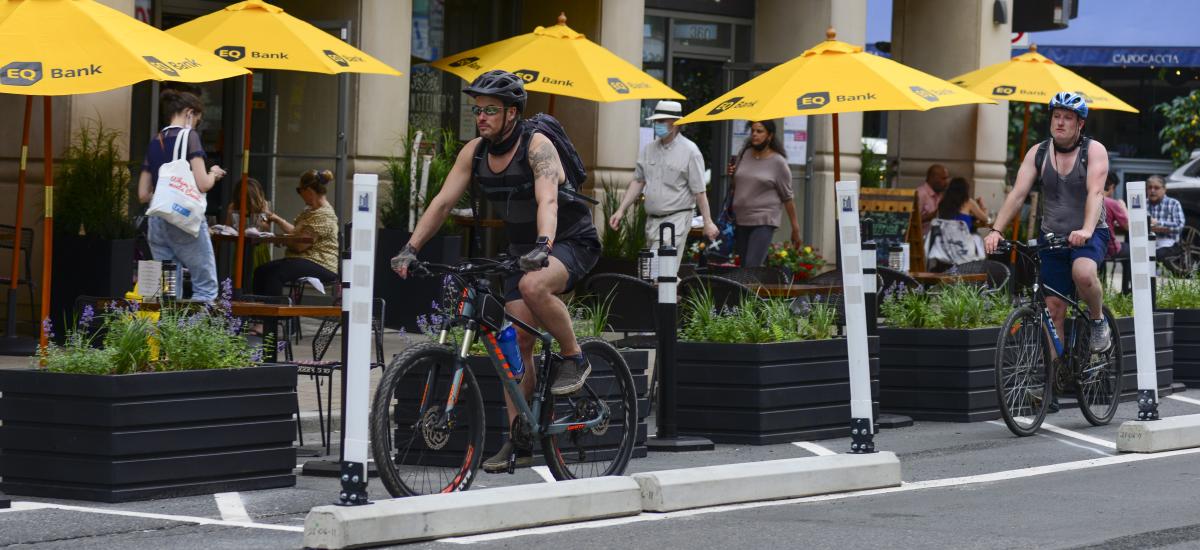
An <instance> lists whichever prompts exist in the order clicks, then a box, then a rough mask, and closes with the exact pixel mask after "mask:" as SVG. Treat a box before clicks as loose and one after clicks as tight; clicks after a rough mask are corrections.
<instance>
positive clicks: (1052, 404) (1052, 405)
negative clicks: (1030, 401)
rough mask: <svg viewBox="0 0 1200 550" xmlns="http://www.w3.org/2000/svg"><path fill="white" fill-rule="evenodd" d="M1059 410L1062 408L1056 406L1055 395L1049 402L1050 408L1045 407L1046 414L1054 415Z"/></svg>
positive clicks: (1056, 398)
mask: <svg viewBox="0 0 1200 550" xmlns="http://www.w3.org/2000/svg"><path fill="white" fill-rule="evenodd" d="M1060 409H1062V406H1060V405H1059V404H1058V396H1057V395H1056V396H1054V398H1053V399H1051V400H1050V406H1049V407H1046V414H1054V413H1056V412H1058V411H1059V410H1060Z"/></svg>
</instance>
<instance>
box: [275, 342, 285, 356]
mask: <svg viewBox="0 0 1200 550" xmlns="http://www.w3.org/2000/svg"><path fill="white" fill-rule="evenodd" d="M287 347H288V343H287V340H280V341H278V342H275V353H277V354H278V353H283V352H284V351H285V350H287Z"/></svg>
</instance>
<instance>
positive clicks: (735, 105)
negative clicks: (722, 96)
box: [708, 96, 758, 115]
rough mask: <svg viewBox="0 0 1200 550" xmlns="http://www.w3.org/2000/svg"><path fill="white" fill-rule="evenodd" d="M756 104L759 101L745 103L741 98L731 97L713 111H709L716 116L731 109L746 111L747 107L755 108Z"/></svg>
mask: <svg viewBox="0 0 1200 550" xmlns="http://www.w3.org/2000/svg"><path fill="white" fill-rule="evenodd" d="M756 104H758V102H757V101H745V100H744V98H742V97H741V96H738V97H731V98H729V99H726V100H725V101H722V102H721V104H720V105H717V106H716V107H713V110H711V111H709V112H708V114H710V115H715V114H719V113H724V112H725V111H728V110H730V109H744V108H746V107H753V106H755V105H756Z"/></svg>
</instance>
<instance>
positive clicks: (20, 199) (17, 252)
mask: <svg viewBox="0 0 1200 550" xmlns="http://www.w3.org/2000/svg"><path fill="white" fill-rule="evenodd" d="M32 115H33V96H25V124H24V126H22V127H21V165H20V169H19V171H18V172H17V219H16V222H15V224H16V226H17V228H16V230H15V231H14V234H13V259H12V277H11V279H9V281H10V282H9V288H10V289H11V290H13V291H15V290H16V289H17V279H18V277H19V275H20V273H21V272H20V269H19V267H20V265H21V264H20V262H19V261H18V259H19V258H20V257H21V228H22V225H21V224H22V222H23V221H24V218H25V166H26V161H27V160H28V158H29V124H30V120H31V119H32V118H33V116H32ZM11 299H12V296H11V295H10V296H9V302H10V303H12V300H11ZM9 309H12V308H11V307H10V308H9ZM9 324H10V325H12V319H9Z"/></svg>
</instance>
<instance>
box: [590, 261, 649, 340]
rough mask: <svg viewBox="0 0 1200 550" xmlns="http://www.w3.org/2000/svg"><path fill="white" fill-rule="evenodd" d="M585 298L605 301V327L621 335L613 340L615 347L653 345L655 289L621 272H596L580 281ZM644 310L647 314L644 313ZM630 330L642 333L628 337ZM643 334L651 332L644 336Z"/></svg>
mask: <svg viewBox="0 0 1200 550" xmlns="http://www.w3.org/2000/svg"><path fill="white" fill-rule="evenodd" d="M583 289H584V294H585V295H586V296H587V298H586V299H587V300H597V301H601V300H602V301H607V302H608V328H609V329H610V330H612V331H613V332H620V333H622V334H624V338H622V339H621V340H619V341H617V342H614V344H616V345H617V346H618V347H631V348H653V347H655V346H656V345H657V338H656V336H654V334H653V333H655V332H657V331H658V317H657V312H656V308H655V307H654V304H655V303H657V302H658V289H656V288H655V287H654V285H652V284H650V283H647V282H646V281H643V280H641V279H638V278H637V277H630V276H629V275H623V274H620V273H597V274H595V275H592V276H591V277H588V278H587V280H585V281H584V283H583ZM647 312H648V313H649V314H647ZM631 333H643V334H642V335H641V336H630V334H631ZM645 333H651V334H650V335H649V336H646V335H645Z"/></svg>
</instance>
